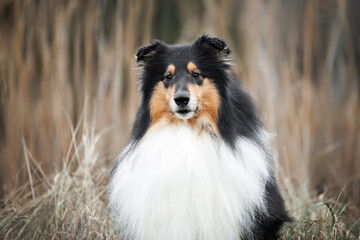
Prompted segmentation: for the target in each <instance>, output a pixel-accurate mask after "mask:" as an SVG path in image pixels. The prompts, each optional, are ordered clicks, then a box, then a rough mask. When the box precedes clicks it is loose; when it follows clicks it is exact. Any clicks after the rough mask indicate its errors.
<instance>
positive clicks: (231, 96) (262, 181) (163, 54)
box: [108, 35, 289, 240]
mask: <svg viewBox="0 0 360 240" xmlns="http://www.w3.org/2000/svg"><path fill="white" fill-rule="evenodd" d="M229 54H230V49H229V48H228V47H227V45H226V43H225V42H224V41H223V40H222V39H219V38H215V37H210V36H207V35H202V36H200V37H199V38H198V39H196V40H195V41H194V42H193V43H192V44H186V45H175V46H168V45H166V44H165V43H163V42H160V41H155V42H153V43H152V44H151V45H148V46H144V47H142V48H140V49H139V50H138V52H137V55H136V57H137V62H138V64H139V67H140V68H142V70H141V72H142V74H141V76H140V92H141V97H142V99H141V105H140V107H139V110H138V114H137V118H136V121H135V124H134V129H133V134H132V138H131V139H130V141H129V143H128V145H127V147H126V148H125V149H124V151H123V152H122V153H121V154H120V156H119V157H118V159H117V162H116V164H115V166H114V168H113V170H112V174H111V177H110V181H109V185H108V198H109V206H110V208H111V210H112V215H113V217H114V220H115V222H116V223H117V225H118V228H119V233H120V235H121V236H122V237H123V238H124V239H134V240H138V239H139V240H140V239H144V240H145V239H146V240H156V239H164V240H165V239H169V240H170V239H179V240H180V239H186V240H187V239H189V240H192V239H193V240H200V239H201V240H210V239H214V240H215V239H224V240H225V239H229V240H235V239H275V238H276V236H277V232H278V230H279V228H280V226H281V225H282V223H283V222H285V221H288V220H289V218H288V216H287V214H286V212H285V208H284V203H283V200H282V198H281V195H280V193H279V190H278V187H277V184H276V181H275V178H274V169H273V162H272V157H271V152H270V149H269V145H268V140H267V135H266V133H265V131H264V130H263V128H262V124H261V121H260V120H259V118H258V116H257V113H256V109H255V107H254V105H253V103H252V100H251V99H250V97H249V95H248V94H247V93H246V92H245V90H244V89H243V88H241V87H240V85H239V84H238V83H237V81H236V80H235V78H234V77H233V74H232V72H231V69H230V65H229V64H228V61H229V58H228V55H229ZM184 94H185V95H184ZM180 95H181V96H180ZM179 96H180V97H179ZM184 96H185V97H184ZM187 97H188V98H189V99H188V100H189V103H188V102H185V103H184V104H183V103H181V104H180V102H179V99H180V100H184V99H186V98H187ZM183 105H186V106H183Z"/></svg>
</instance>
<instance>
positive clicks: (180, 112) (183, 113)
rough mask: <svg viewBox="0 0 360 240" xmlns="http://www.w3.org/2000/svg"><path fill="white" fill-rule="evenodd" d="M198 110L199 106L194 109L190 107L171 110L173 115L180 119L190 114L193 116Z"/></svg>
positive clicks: (187, 117) (189, 116)
mask: <svg viewBox="0 0 360 240" xmlns="http://www.w3.org/2000/svg"><path fill="white" fill-rule="evenodd" d="M198 112H199V108H196V109H195V110H191V109H178V110H177V111H175V112H173V113H174V114H175V116H177V117H178V118H181V119H189V118H191V117H192V116H194V114H196V113H198Z"/></svg>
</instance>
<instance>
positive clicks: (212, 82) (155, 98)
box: [136, 35, 230, 132]
mask: <svg viewBox="0 0 360 240" xmlns="http://www.w3.org/2000/svg"><path fill="white" fill-rule="evenodd" d="M229 53H230V49H229V48H228V46H227V45H226V43H225V42H224V41H223V40H222V39H220V38H216V37H210V36H208V35H202V36H200V37H199V38H197V39H196V40H195V41H194V42H193V43H191V44H185V45H174V46H170V45H167V44H165V43H163V42H161V41H154V42H153V43H152V44H150V45H147V46H143V47H141V48H139V49H138V51H137V54H136V61H137V63H138V66H139V68H140V69H141V75H140V89H141V93H142V97H143V104H148V106H149V108H150V115H151V122H152V123H156V122H158V121H160V120H167V121H169V122H178V121H187V122H188V123H190V124H193V125H198V124H200V125H202V126H203V125H206V126H208V127H210V128H212V129H213V131H214V132H216V123H217V118H218V109H219V106H220V102H221V100H220V98H221V89H222V88H225V87H224V85H225V84H226V80H225V78H226V77H225V76H226V70H228V69H229V64H228V60H229V59H228V58H227V57H228V55H229Z"/></svg>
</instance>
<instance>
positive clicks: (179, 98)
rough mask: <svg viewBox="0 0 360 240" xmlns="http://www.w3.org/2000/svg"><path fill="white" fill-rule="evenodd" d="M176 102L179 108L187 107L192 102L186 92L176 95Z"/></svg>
mask: <svg viewBox="0 0 360 240" xmlns="http://www.w3.org/2000/svg"><path fill="white" fill-rule="evenodd" d="M174 101H175V103H176V105H178V106H179V107H185V106H186V105H187V104H188V103H189V101H190V97H189V93H188V92H184V91H181V92H177V93H175V97H174Z"/></svg>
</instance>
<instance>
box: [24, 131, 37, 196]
mask: <svg viewBox="0 0 360 240" xmlns="http://www.w3.org/2000/svg"><path fill="white" fill-rule="evenodd" d="M21 141H22V144H23V148H24V155H25V163H26V169H27V172H28V176H29V183H30V189H31V196H32V198H33V199H35V197H36V196H35V190H34V184H33V179H32V175H31V169H30V163H29V156H28V149H27V147H26V144H25V140H24V138H23V139H22V140H21Z"/></svg>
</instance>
